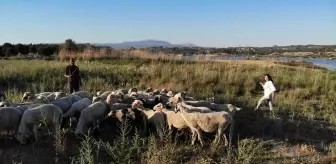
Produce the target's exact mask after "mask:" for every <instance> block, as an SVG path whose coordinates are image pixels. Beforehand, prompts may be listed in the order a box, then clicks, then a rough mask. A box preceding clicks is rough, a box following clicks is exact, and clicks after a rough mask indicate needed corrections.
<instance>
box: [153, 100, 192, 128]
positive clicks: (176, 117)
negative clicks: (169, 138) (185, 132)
mask: <svg viewBox="0 0 336 164" xmlns="http://www.w3.org/2000/svg"><path fill="white" fill-rule="evenodd" d="M153 110H154V111H160V112H163V113H164V114H165V115H166V120H167V124H168V128H169V130H172V127H175V128H176V129H184V128H187V127H188V126H187V124H186V122H185V121H184V119H183V117H182V116H181V113H176V112H175V111H174V110H169V109H167V108H165V107H164V105H163V104H162V103H159V104H157V105H155V106H154V108H153Z"/></svg>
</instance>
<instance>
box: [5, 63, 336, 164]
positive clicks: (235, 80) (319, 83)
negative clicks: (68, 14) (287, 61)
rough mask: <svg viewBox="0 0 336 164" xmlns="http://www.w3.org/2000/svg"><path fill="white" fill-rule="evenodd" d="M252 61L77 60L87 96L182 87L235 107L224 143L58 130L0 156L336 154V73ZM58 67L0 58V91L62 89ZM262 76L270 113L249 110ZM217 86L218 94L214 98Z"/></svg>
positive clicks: (328, 158)
mask: <svg viewBox="0 0 336 164" xmlns="http://www.w3.org/2000/svg"><path fill="white" fill-rule="evenodd" d="M260 62H261V61H258V63H259V64H253V63H250V62H233V61H232V62H229V61H226V62H183V61H158V60H126V59H123V60H105V61H103V60H102V61H77V65H78V66H79V68H80V70H81V72H82V75H83V83H84V86H83V88H82V90H86V91H89V92H92V93H95V92H96V91H98V90H111V89H116V88H129V87H138V88H140V89H144V88H147V87H149V86H150V87H152V88H159V89H161V88H167V89H172V90H176V91H180V90H187V91H188V92H189V93H190V94H191V95H192V96H194V97H196V98H198V99H205V98H206V97H213V96H215V101H216V102H217V103H224V102H225V103H233V104H235V105H237V106H239V107H243V111H241V112H239V113H237V115H236V116H235V119H236V123H235V134H234V136H233V138H234V141H233V147H232V148H225V147H224V146H219V147H216V148H215V147H212V146H211V145H207V146H206V147H205V148H201V147H200V146H194V147H192V146H190V142H189V139H187V140H186V139H178V140H173V141H171V140H169V139H166V140H165V141H163V142H159V141H157V140H155V139H154V138H153V137H149V138H146V139H143V138H139V137H137V136H136V137H134V139H133V140H132V141H131V142H130V143H127V144H126V143H125V142H123V140H122V138H123V137H122V136H121V137H120V140H118V141H115V143H110V144H106V143H102V142H99V140H93V139H87V140H83V141H78V140H76V139H75V138H74V137H73V136H72V135H71V134H69V133H66V134H63V133H60V134H59V135H58V136H52V137H48V136H40V137H41V138H42V139H41V140H40V141H39V142H37V143H33V144H30V145H25V146H20V145H18V144H17V143H15V142H14V141H8V140H6V141H1V143H0V157H2V158H3V161H7V162H8V161H11V162H13V161H14V162H17V163H20V162H22V163H27V162H29V163H71V162H72V163H265V162H266V161H278V162H284V163H291V162H294V163H296V162H298V163H300V162H302V163H331V162H332V157H335V153H336V142H335V141H336V72H331V71H326V70H321V69H311V68H305V67H293V66H284V65H278V64H274V63H260ZM66 65H67V62H60V61H37V60H31V61H27V60H0V67H1V71H0V85H2V86H3V87H6V88H8V89H7V91H6V94H7V96H8V99H9V100H10V101H12V102H17V101H20V99H21V96H22V93H23V92H24V91H33V92H41V91H57V90H64V89H65V84H66V79H65V78H64V77H63V74H64V72H65V66H66ZM264 73H269V74H271V75H272V77H273V80H274V82H275V85H276V88H277V89H278V91H277V93H276V105H275V109H276V110H275V111H272V112H269V111H253V108H254V107H255V105H256V103H257V101H258V99H259V98H260V97H261V96H262V90H261V88H260V87H259V86H258V85H257V84H258V81H259V80H260V78H262V77H263V74H264ZM219 90H221V91H222V93H221V94H216V95H214V91H219ZM168 136H169V135H168V134H167V138H168ZM207 143H210V142H207ZM306 155H308V156H306ZM334 161H335V159H334ZM0 162H1V160H0Z"/></svg>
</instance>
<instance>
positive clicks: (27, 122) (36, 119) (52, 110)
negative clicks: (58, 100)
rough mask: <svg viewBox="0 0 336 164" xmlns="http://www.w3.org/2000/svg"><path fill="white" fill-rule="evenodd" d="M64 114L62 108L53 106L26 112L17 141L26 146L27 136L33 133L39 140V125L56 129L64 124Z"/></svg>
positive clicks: (43, 105)
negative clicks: (51, 126)
mask: <svg viewBox="0 0 336 164" xmlns="http://www.w3.org/2000/svg"><path fill="white" fill-rule="evenodd" d="M62 117H63V113H62V110H61V108H60V107H58V106H56V105H53V104H42V105H40V106H37V107H34V108H31V109H28V110H26V111H25V112H24V113H23V115H22V118H21V121H20V125H19V128H18V132H17V135H16V139H17V140H18V141H19V142H20V143H21V144H26V136H27V135H28V134H29V132H32V133H33V135H34V138H35V141H37V140H38V138H37V125H38V124H39V123H41V124H44V125H46V126H48V125H53V126H54V130H56V129H55V128H57V127H59V126H60V125H61V123H62Z"/></svg>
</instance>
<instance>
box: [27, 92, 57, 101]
mask: <svg viewBox="0 0 336 164" xmlns="http://www.w3.org/2000/svg"><path fill="white" fill-rule="evenodd" d="M50 94H52V92H41V93H38V94H34V93H32V92H24V93H23V96H22V102H33V101H35V100H36V98H37V97H38V96H40V95H41V96H44V97H47V96H49V95H50Z"/></svg>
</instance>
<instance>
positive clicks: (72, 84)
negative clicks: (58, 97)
mask: <svg viewBox="0 0 336 164" xmlns="http://www.w3.org/2000/svg"><path fill="white" fill-rule="evenodd" d="M64 76H65V77H67V78H68V87H69V90H70V93H73V92H77V91H79V87H80V85H81V79H80V75H79V68H78V67H77V66H76V65H75V59H74V58H71V59H70V65H68V66H67V67H66V69H65V75H64Z"/></svg>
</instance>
